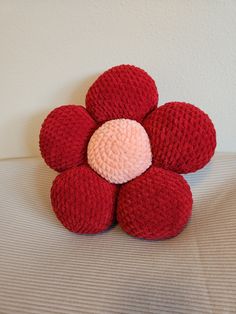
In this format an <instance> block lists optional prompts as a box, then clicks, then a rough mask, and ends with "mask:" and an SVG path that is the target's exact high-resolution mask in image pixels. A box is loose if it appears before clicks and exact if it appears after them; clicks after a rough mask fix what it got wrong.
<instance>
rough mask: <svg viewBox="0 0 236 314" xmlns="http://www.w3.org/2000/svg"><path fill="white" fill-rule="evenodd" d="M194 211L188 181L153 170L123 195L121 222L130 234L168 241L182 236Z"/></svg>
mask: <svg viewBox="0 0 236 314" xmlns="http://www.w3.org/2000/svg"><path fill="white" fill-rule="evenodd" d="M191 210H192V193H191V191H190V188H189V185H188V183H187V182H186V181H185V180H184V178H183V177H182V176H181V175H179V174H177V173H174V172H171V171H168V170H164V169H160V168H157V167H155V166H152V167H151V168H149V169H148V170H147V171H146V172H145V173H143V174H142V175H141V176H139V177H138V178H137V179H135V180H132V181H130V182H128V183H126V184H124V185H123V186H122V187H121V189H120V193H119V199H118V206H117V220H118V223H119V224H120V226H121V228H122V229H124V230H125V231H126V232H127V233H128V234H130V235H133V236H136V237H138V238H144V239H149V240H151V239H166V238H170V237H174V236H176V235H177V234H179V233H180V232H181V231H182V229H183V228H184V226H185V225H186V224H187V222H188V219H189V217H190V215H191Z"/></svg>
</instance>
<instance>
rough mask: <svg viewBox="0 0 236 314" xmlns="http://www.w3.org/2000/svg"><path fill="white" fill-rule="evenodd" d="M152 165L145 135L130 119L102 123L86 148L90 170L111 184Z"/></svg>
mask: <svg viewBox="0 0 236 314" xmlns="http://www.w3.org/2000/svg"><path fill="white" fill-rule="evenodd" d="M151 162H152V153H151V147H150V142H149V138H148V135H147V133H146V131H145V129H144V128H143V126H142V125H141V124H140V123H138V122H137V121H134V120H130V119H116V120H110V121H107V122H105V123H104V124H103V125H102V126H101V127H99V128H98V129H97V130H96V131H95V132H94V134H93V135H92V137H91V139H90V141H89V144H88V163H89V165H90V167H91V168H92V169H93V170H95V171H96V172H97V173H98V174H100V175H101V176H102V177H103V178H105V179H106V180H108V181H109V182H111V183H116V184H121V183H125V182H127V181H130V180H132V179H134V178H136V177H137V176H139V175H140V174H142V173H143V172H144V171H145V170H147V169H148V168H149V167H150V165H151Z"/></svg>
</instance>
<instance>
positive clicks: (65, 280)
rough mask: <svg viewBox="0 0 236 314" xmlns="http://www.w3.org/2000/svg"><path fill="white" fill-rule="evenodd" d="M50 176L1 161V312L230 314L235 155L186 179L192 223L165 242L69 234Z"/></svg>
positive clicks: (235, 278)
mask: <svg viewBox="0 0 236 314" xmlns="http://www.w3.org/2000/svg"><path fill="white" fill-rule="evenodd" d="M54 176H55V173H54V172H53V171H51V170H49V169H48V168H47V167H46V166H45V165H44V164H43V162H42V161H41V160H40V159H39V158H32V159H30V158H29V159H15V160H14V159H12V160H3V161H1V162H0V193H1V195H0V250H1V251H0V313H7V314H9V313H64V314H65V313H236V154H217V155H216V157H215V158H214V159H213V161H212V162H211V163H210V164H209V165H208V166H207V167H206V168H205V169H203V170H201V171H199V172H197V173H195V174H191V175H187V176H186V178H187V180H188V181H189V183H190V184H191V187H192V191H193V196H194V208H193V215H192V218H191V221H190V223H189V224H188V226H187V228H186V229H185V230H184V231H183V233H181V234H180V235H179V236H178V237H176V238H174V239H170V240H166V241H163V242H159V241H145V240H139V239H135V238H132V237H130V236H128V235H127V234H125V233H124V232H122V230H121V229H120V228H119V227H118V226H116V227H114V228H112V229H111V230H109V231H107V232H105V233H102V234H99V235H94V236H81V235H76V234H72V233H70V232H69V231H67V230H66V229H64V228H63V227H62V226H61V225H60V223H59V222H58V221H57V219H56V218H55V216H54V214H53V212H52V211H51V209H50V200H49V190H50V186H51V181H52V179H53V178H54Z"/></svg>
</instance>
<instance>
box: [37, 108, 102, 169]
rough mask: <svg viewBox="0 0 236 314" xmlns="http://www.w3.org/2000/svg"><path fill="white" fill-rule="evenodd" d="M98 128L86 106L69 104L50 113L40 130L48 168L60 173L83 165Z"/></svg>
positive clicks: (42, 152)
mask: <svg viewBox="0 0 236 314" xmlns="http://www.w3.org/2000/svg"><path fill="white" fill-rule="evenodd" d="M95 128H96V123H95V121H94V120H93V119H92V118H91V117H90V116H89V114H88V113H87V111H86V110H85V109H84V108H83V107H82V106H76V105H65V106H61V107H58V108H56V109H54V110H53V111H52V112H50V114H49V115H48V116H47V118H46V119H45V120H44V122H43V124H42V127H41V131H40V150H41V154H42V157H43V158H44V160H45V162H46V163H47V165H48V166H49V167H51V168H52V169H54V170H56V171H59V172H60V171H64V170H65V169H69V168H71V167H74V166H77V165H80V164H83V163H84V162H85V161H86V149H87V144H88V141H89V138H90V136H91V134H92V133H93V131H94V130H95Z"/></svg>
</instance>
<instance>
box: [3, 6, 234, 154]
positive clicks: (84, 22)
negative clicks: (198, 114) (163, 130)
mask: <svg viewBox="0 0 236 314" xmlns="http://www.w3.org/2000/svg"><path fill="white" fill-rule="evenodd" d="M235 16H236V1H234V0H232V1H230V0H228V1H227V0H225V1H223V0H222V1H220V0H218V1H216V0H215V1H213V0H208V1H207V0H203V1H200V0H198V1H196V0H192V1H187V0H182V1H181V0H179V1H175V0H171V1H166V0H163V1H155V0H153V1H152V0H149V1H144V0H138V1H137V0H136V1H135V0H129V1H118V0H116V1H115V0H113V1H112V0H104V1H101V0H94V1H92V0H90V1H85V0H84V1H82V0H81V1H78V0H42V1H36V0H35V1H33V0H28V1H27V0H0V45H1V49H0V62H1V70H0V109H1V114H0V158H6V157H14V156H32V155H37V154H38V132H39V128H40V124H41V122H42V120H43V118H44V116H45V115H46V114H47V113H48V112H49V111H50V109H52V108H53V107H55V106H58V105H60V104H63V103H84V97H85V93H86V90H87V89H88V87H89V85H90V84H91V83H92V81H93V80H94V79H95V78H96V77H97V76H98V74H99V73H101V72H103V71H104V70H105V69H107V68H109V67H110V66H113V65H117V64H121V63H130V64H135V65H137V66H140V67H142V68H144V69H146V70H147V71H148V72H149V73H150V74H151V75H152V76H153V77H154V78H155V80H156V82H157V85H158V88H159V93H160V104H162V103H164V102H166V101H171V100H179V101H189V102H192V103H194V104H196V105H198V106H199V107H200V108H202V109H203V110H205V111H206V112H207V113H208V114H209V115H210V116H211V117H212V119H213V121H214V123H215V125H216V128H217V133H218V151H236V123H235V122H236V109H235V107H236V35H235V34H236V18H235Z"/></svg>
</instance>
